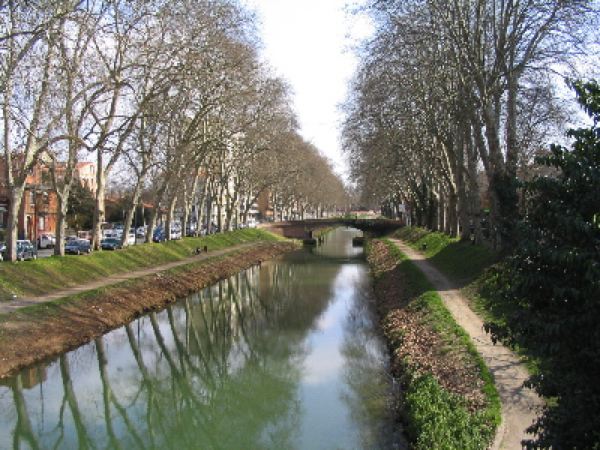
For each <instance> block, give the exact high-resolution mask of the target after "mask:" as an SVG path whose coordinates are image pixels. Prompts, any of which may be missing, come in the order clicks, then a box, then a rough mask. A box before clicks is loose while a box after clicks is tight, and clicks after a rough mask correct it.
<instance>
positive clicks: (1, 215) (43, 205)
mask: <svg viewBox="0 0 600 450" xmlns="http://www.w3.org/2000/svg"><path fill="white" fill-rule="evenodd" d="M5 173H6V172H5V167H4V162H3V161H2V160H0V232H1V231H3V230H5V229H6V225H7V223H8V206H9V202H10V198H9V195H8V191H7V189H6V182H5ZM95 174H96V165H95V164H94V163H88V162H83V163H78V164H77V168H76V171H75V179H76V180H79V182H80V183H81V184H82V185H84V186H86V187H88V188H89V189H90V190H91V191H92V192H93V193H95V192H96V178H95ZM58 176H59V177H60V176H61V175H60V172H59V173H58ZM57 208H58V201H57V197H56V192H55V191H54V189H53V188H52V184H51V183H50V174H49V169H48V168H47V167H46V166H44V165H43V164H41V163H40V164H36V166H35V167H34V168H33V170H32V172H31V173H30V174H29V175H28V176H27V180H26V185H25V192H24V193H23V200H22V201H21V208H20V209H19V217H18V224H17V237H18V239H29V240H31V241H32V242H34V241H35V240H36V239H37V238H38V237H39V236H40V235H41V234H44V233H51V234H56V222H57V214H56V211H57Z"/></svg>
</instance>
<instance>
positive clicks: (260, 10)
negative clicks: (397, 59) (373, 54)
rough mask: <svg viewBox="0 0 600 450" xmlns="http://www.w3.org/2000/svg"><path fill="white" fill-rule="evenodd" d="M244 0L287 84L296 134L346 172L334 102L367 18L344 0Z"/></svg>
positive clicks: (342, 91)
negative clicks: (349, 9)
mask: <svg viewBox="0 0 600 450" xmlns="http://www.w3.org/2000/svg"><path fill="white" fill-rule="evenodd" d="M246 3H247V4H248V5H249V6H250V8H252V9H254V10H255V11H256V13H257V15H258V19H259V23H258V29H259V34H260V35H261V37H262V40H263V45H264V48H263V51H262V56H263V58H264V59H265V60H266V61H267V62H268V63H269V64H270V65H271V66H272V67H273V69H274V71H275V73H276V74H277V75H279V76H281V77H282V78H284V79H285V80H286V81H287V82H288V83H289V84H290V85H291V87H292V91H293V99H294V106H295V107H294V110H295V111H296V114H297V115H298V118H299V122H300V134H301V135H302V136H303V137H304V139H306V140H307V141H309V142H311V143H312V144H314V145H315V146H316V147H317V148H318V149H319V150H320V151H321V153H322V154H323V155H325V156H327V157H328V158H330V159H331V160H332V161H333V163H334V168H335V170H336V172H338V173H339V174H340V175H343V176H344V177H345V178H346V177H347V175H348V165H347V163H346V161H345V158H344V155H343V153H342V146H341V136H340V132H341V122H342V120H343V115H342V113H341V111H340V108H339V107H340V105H341V104H342V103H343V102H344V100H345V99H346V92H347V87H348V82H349V81H350V80H351V78H352V76H353V74H354V72H355V69H356V67H357V64H358V60H357V57H356V56H355V54H354V52H353V51H352V47H353V46H354V45H355V44H356V43H357V42H358V41H359V40H361V39H364V38H366V37H367V36H368V35H369V32H370V30H371V26H370V23H369V22H368V20H367V19H366V18H365V17H359V16H357V15H353V14H351V13H350V12H347V8H346V4H347V3H349V2H348V0H247V1H246ZM355 3H356V2H353V4H355Z"/></svg>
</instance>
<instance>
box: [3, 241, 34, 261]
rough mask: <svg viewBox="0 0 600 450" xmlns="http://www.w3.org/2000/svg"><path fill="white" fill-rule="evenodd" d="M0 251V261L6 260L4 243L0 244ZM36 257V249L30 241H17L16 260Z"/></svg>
mask: <svg viewBox="0 0 600 450" xmlns="http://www.w3.org/2000/svg"><path fill="white" fill-rule="evenodd" d="M0 252H2V253H0V261H2V260H6V259H7V255H6V244H5V243H2V244H0ZM37 257H38V254H37V249H36V248H35V246H34V245H33V244H32V243H31V241H28V240H19V241H17V260H18V261H25V260H26V259H37Z"/></svg>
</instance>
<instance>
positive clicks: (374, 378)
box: [341, 284, 406, 449]
mask: <svg viewBox="0 0 600 450" xmlns="http://www.w3.org/2000/svg"><path fill="white" fill-rule="evenodd" d="M356 291H357V299H356V300H355V301H354V302H353V304H352V306H351V308H350V310H349V311H348V318H347V320H346V322H345V327H344V343H343V345H342V348H341V352H342V355H343V356H344V359H345V362H346V364H345V375H344V376H345V380H346V384H347V386H348V388H349V390H348V391H347V392H345V393H344V394H343V395H342V399H343V400H344V401H345V402H346V404H347V405H348V407H349V411H350V413H351V415H352V418H353V420H354V423H356V424H358V426H359V430H358V431H359V434H360V439H361V444H362V445H361V448H363V449H386V448H389V449H391V448H399V447H398V446H399V445H402V439H403V437H402V433H401V428H400V426H399V424H397V423H395V417H396V414H395V413H394V409H393V408H394V407H395V406H396V405H395V402H396V399H395V394H394V392H393V386H392V380H391V378H390V376H389V374H388V371H387V369H386V367H387V364H386V360H387V357H386V353H385V347H384V345H383V342H382V341H381V338H380V336H379V335H377V334H376V331H375V330H376V327H375V326H373V321H374V320H376V319H375V317H374V315H373V312H372V305H371V304H370V302H369V301H368V299H370V298H371V295H372V293H371V289H370V286H369V285H367V284H363V285H358V284H357V285H356ZM403 448H406V446H403Z"/></svg>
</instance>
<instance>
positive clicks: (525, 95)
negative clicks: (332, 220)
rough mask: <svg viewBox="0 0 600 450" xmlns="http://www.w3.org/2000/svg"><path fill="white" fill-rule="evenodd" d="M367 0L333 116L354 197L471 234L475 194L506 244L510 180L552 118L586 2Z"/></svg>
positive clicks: (587, 16) (583, 24) (514, 186)
mask: <svg viewBox="0 0 600 450" xmlns="http://www.w3.org/2000/svg"><path fill="white" fill-rule="evenodd" d="M367 9H368V10H369V13H370V14H371V15H372V17H373V20H374V23H375V24H376V32H375V35H374V37H373V38H372V40H371V41H370V42H369V43H368V44H366V45H365V47H364V48H363V49H362V52H363V62H362V63H361V66H360V69H359V72H358V74H357V76H356V78H355V81H354V83H353V89H352V93H351V96H350V99H349V100H348V102H347V104H346V110H347V118H346V122H345V127H344V140H345V148H346V150H347V152H348V153H349V154H350V156H351V160H352V168H353V172H354V175H355V177H356V179H357V180H358V183H359V185H360V187H361V188H362V193H363V195H364V196H365V199H366V200H367V201H373V200H374V201H377V202H378V203H380V204H383V205H385V206H386V208H387V210H388V211H389V212H390V213H398V212H400V211H402V207H405V208H406V210H407V211H406V213H407V215H408V217H409V218H410V219H412V222H413V223H416V224H418V225H422V226H428V227H429V228H432V229H438V230H441V231H445V232H447V233H449V234H451V235H455V236H456V235H460V236H462V237H467V236H468V235H469V233H470V231H471V229H474V230H475V234H476V236H477V237H480V223H481V217H480V214H481V210H482V204H481V201H482V199H483V200H484V201H486V202H489V208H490V221H491V224H492V227H491V231H492V232H491V236H490V237H491V238H492V241H493V243H494V244H495V245H497V246H506V245H509V244H510V240H511V234H512V229H513V224H514V221H515V220H516V218H517V216H518V198H519V196H518V180H519V178H521V177H523V176H524V169H525V168H526V167H528V166H529V165H530V164H531V161H532V154H533V153H535V152H536V151H539V150H540V148H542V146H543V145H544V144H546V143H547V142H548V141H549V139H548V137H549V136H548V135H549V134H551V133H553V132H556V130H558V129H560V128H561V126H562V125H563V124H564V119H565V109H564V106H561V104H560V101H559V100H558V96H557V92H556V91H557V82H556V80H557V79H559V76H558V75H565V74H567V73H569V71H570V69H571V67H570V66H569V64H570V63H572V62H573V61H574V57H579V56H581V55H585V52H586V48H585V45H586V43H588V39H587V38H588V36H587V35H586V34H592V35H593V33H590V24H591V23H593V22H594V21H595V20H596V18H597V12H598V11H597V3H594V2H580V1H559V0H556V1H554V0H552V1H541V0H540V1H537V0H532V1H521V0H502V1H498V0H450V1H446V0H444V1H441V0H402V1H400V0H397V1H392V2H379V1H374V2H371V4H370V5H369V6H368V7H367ZM560 87H561V86H558V88H560ZM552 137H554V136H552ZM486 189H487V192H486V193H485V195H480V193H481V192H482V191H485V190H486ZM401 205H402V206H401Z"/></svg>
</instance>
